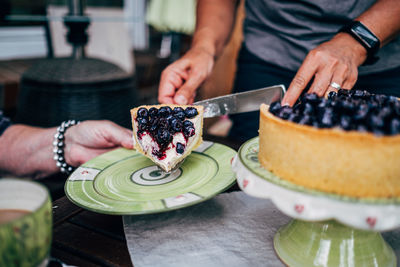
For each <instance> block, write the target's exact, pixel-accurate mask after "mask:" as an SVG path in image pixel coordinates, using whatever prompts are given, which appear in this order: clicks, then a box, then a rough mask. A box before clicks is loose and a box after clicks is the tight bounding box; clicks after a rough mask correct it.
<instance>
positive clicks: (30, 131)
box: [0, 125, 58, 177]
mask: <svg viewBox="0 0 400 267" xmlns="http://www.w3.org/2000/svg"><path fill="white" fill-rule="evenodd" d="M55 132H56V129H55V128H49V129H42V128H36V127H30V126H24V125H13V126H11V127H9V128H8V129H7V130H6V131H5V132H4V133H3V135H2V136H1V137H0V170H1V171H2V172H6V173H10V174H13V175H17V176H31V177H38V176H46V175H50V174H52V173H55V172H57V171H58V168H57V167H56V164H55V161H54V160H53V153H52V150H53V148H52V142H53V135H54V133H55Z"/></svg>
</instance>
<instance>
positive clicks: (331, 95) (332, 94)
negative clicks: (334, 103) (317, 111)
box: [328, 91, 337, 99]
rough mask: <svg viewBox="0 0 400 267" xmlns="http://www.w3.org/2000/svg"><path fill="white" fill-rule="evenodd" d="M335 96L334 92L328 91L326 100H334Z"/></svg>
mask: <svg viewBox="0 0 400 267" xmlns="http://www.w3.org/2000/svg"><path fill="white" fill-rule="evenodd" d="M336 95H337V93H336V92H335V91H330V92H329V94H328V99H333V98H335V96H336Z"/></svg>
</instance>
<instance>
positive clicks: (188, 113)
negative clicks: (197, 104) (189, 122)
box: [185, 107, 199, 119]
mask: <svg viewBox="0 0 400 267" xmlns="http://www.w3.org/2000/svg"><path fill="white" fill-rule="evenodd" d="M197 114H199V113H198V112H197V109H196V108H194V107H187V108H186V109H185V115H186V118H188V119H191V118H193V117H195V116H196V115H197Z"/></svg>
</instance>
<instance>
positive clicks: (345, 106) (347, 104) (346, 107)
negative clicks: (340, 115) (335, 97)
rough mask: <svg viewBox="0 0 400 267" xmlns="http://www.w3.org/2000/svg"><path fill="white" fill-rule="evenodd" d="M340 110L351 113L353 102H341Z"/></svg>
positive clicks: (353, 107)
mask: <svg viewBox="0 0 400 267" xmlns="http://www.w3.org/2000/svg"><path fill="white" fill-rule="evenodd" d="M342 108H343V109H344V110H345V111H348V112H352V111H354V109H355V106H354V104H353V102H351V100H345V101H343V102H342Z"/></svg>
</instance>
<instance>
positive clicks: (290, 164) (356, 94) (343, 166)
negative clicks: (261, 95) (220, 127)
mask: <svg viewBox="0 0 400 267" xmlns="http://www.w3.org/2000/svg"><path fill="white" fill-rule="evenodd" d="M259 135H260V151H259V160H260V163H261V165H262V166H263V167H264V168H266V169H268V170H270V171H271V172H273V173H275V174H276V175H277V176H279V177H281V178H282V179H284V180H288V181H290V182H292V183H295V184H298V185H301V186H304V187H306V188H312V189H316V190H320V191H324V192H329V193H334V194H340V195H346V196H352V197H367V198H392V197H400V101H399V99H398V98H396V97H390V96H385V95H372V94H370V93H368V92H367V91H360V90H350V91H348V90H339V91H338V93H335V92H331V93H330V94H329V95H328V97H327V98H319V97H317V95H315V94H306V95H304V96H302V97H301V98H300V100H299V101H298V102H297V103H296V104H295V105H294V106H293V107H289V106H283V107H282V106H281V105H280V103H279V102H275V103H272V104H271V105H270V106H269V107H268V106H267V105H262V106H261V114H260V130H259Z"/></svg>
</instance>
